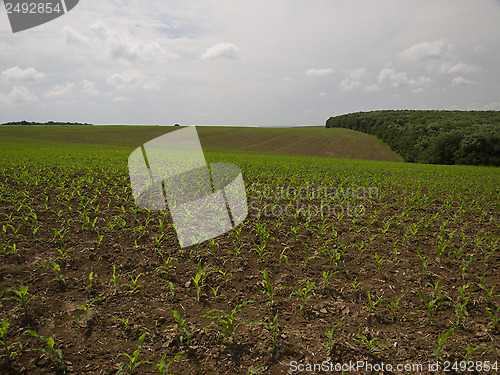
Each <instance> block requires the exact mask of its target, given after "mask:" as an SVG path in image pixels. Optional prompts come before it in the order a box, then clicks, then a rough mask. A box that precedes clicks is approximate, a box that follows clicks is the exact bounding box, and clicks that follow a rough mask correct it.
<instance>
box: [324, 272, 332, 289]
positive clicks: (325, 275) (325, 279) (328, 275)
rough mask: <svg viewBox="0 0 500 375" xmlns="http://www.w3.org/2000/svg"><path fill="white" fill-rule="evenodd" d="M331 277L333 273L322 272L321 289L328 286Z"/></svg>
mask: <svg viewBox="0 0 500 375" xmlns="http://www.w3.org/2000/svg"><path fill="white" fill-rule="evenodd" d="M332 275H333V272H331V271H323V288H326V287H327V286H328V284H330V282H329V281H328V279H329V278H330V276H332Z"/></svg>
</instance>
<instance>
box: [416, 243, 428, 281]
mask: <svg viewBox="0 0 500 375" xmlns="http://www.w3.org/2000/svg"><path fill="white" fill-rule="evenodd" d="M417 255H418V258H419V259H420V263H421V264H422V273H423V274H424V275H427V262H426V261H425V258H424V257H423V255H422V252H421V251H420V246H417Z"/></svg>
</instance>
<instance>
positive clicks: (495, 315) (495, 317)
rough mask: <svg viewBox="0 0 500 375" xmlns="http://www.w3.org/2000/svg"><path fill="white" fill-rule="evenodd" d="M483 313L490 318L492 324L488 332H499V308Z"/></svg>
mask: <svg viewBox="0 0 500 375" xmlns="http://www.w3.org/2000/svg"><path fill="white" fill-rule="evenodd" d="M484 312H485V313H486V315H488V316H489V317H490V319H491V322H492V324H491V327H490V328H489V330H490V331H492V332H498V331H500V307H498V308H497V309H496V310H495V311H493V310H489V309H486V310H484Z"/></svg>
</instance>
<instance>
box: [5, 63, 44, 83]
mask: <svg viewBox="0 0 500 375" xmlns="http://www.w3.org/2000/svg"><path fill="white" fill-rule="evenodd" d="M0 76H1V79H2V81H6V82H15V83H25V82H34V81H41V80H43V79H45V78H46V77H47V75H46V74H45V73H40V72H38V71H37V70H36V69H35V68H27V69H21V68H20V67H18V66H15V67H13V68H10V69H6V70H4V71H3V72H2V74H1V75H0Z"/></svg>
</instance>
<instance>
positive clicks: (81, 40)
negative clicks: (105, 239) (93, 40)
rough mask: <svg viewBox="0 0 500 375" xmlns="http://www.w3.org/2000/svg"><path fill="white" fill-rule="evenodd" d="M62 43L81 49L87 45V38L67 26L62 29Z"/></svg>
mask: <svg viewBox="0 0 500 375" xmlns="http://www.w3.org/2000/svg"><path fill="white" fill-rule="evenodd" d="M63 36H64V41H65V42H66V44H67V45H75V46H77V47H82V46H86V45H87V42H88V40H87V38H86V37H84V36H83V35H82V34H80V33H79V32H78V31H76V30H75V29H72V28H71V27H69V26H66V27H64V28H63Z"/></svg>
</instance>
